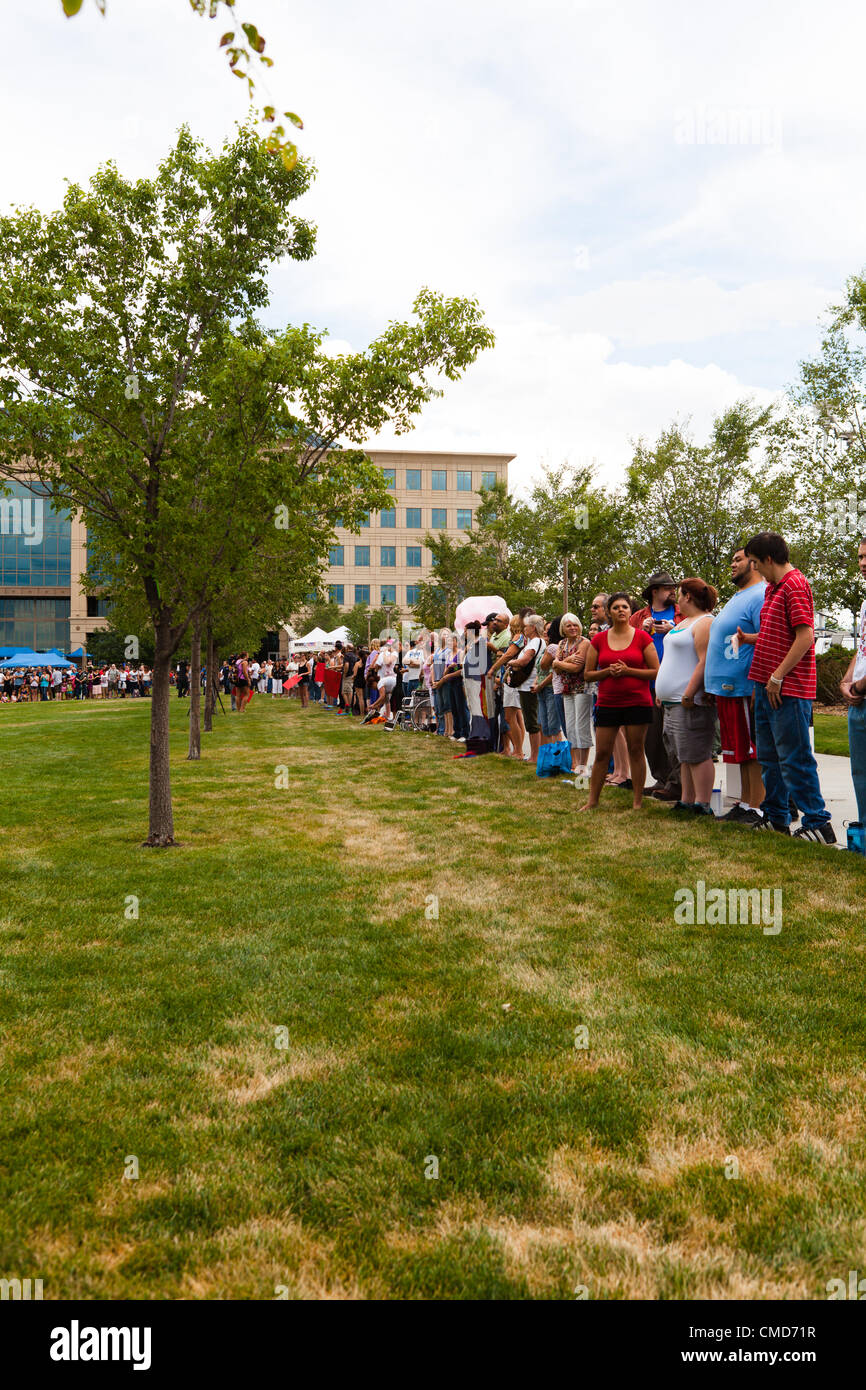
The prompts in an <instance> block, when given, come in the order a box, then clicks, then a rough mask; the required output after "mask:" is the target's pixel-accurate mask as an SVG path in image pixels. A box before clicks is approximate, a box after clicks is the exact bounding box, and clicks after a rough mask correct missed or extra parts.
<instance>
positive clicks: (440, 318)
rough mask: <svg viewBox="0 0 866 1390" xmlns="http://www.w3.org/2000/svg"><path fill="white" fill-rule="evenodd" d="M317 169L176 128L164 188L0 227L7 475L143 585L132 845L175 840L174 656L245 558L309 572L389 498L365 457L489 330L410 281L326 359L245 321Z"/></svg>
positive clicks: (469, 307)
mask: <svg viewBox="0 0 866 1390" xmlns="http://www.w3.org/2000/svg"><path fill="white" fill-rule="evenodd" d="M310 177H311V175H310V170H309V169H308V168H307V167H306V166H305V165H304V164H302V163H298V164H297V165H296V166H295V167H294V168H293V169H292V170H287V169H286V168H285V167H284V165H283V164H282V163H281V162H280V161H277V160H274V159H272V158H271V157H270V155H269V154H268V153H267V152H266V151H265V150H264V149H263V147H262V145H261V142H260V141H259V140H258V139H257V138H256V137H255V135H254V134H253V133H252V132H251V131H249V130H242V131H240V132H239V133H238V136H237V138H236V139H234V140H233V141H231V142H229V143H228V144H227V145H226V146H225V147H224V149H223V150H222V151H221V152H220V153H219V154H217V155H215V156H214V155H210V154H208V153H202V150H201V147H200V146H199V145H198V144H197V143H196V142H194V141H193V139H192V137H191V136H190V134H189V132H188V131H187V130H185V129H184V130H182V131H181V133H180V135H179V137H178V141H177V145H176V146H175V148H174V149H173V150H172V151H171V152H170V153H169V155H168V157H167V158H166V160H164V161H163V163H162V165H161V166H160V168H159V171H158V174H157V177H156V178H155V179H152V180H146V179H142V180H139V181H138V182H136V183H134V184H133V183H128V182H126V181H125V180H124V179H123V178H122V177H121V176H120V174H119V173H118V171H117V169H116V168H115V167H114V166H113V165H108V166H106V167H105V168H103V169H101V170H100V171H99V172H98V173H97V174H96V175H95V176H94V178H93V179H92V181H91V185H90V189H89V190H87V191H85V190H83V189H81V188H80V187H78V186H77V185H71V186H70V187H69V188H68V190H67V193H66V197H65V200H64V206H63V209H62V210H61V211H60V212H57V213H54V214H52V215H51V216H44V215H43V214H41V213H40V212H38V211H36V210H35V209H34V210H23V211H20V210H19V211H16V212H15V213H13V214H11V215H9V216H6V217H3V218H0V412H2V418H3V429H2V433H0V478H2V477H12V478H18V479H20V480H22V481H25V482H27V481H28V480H29V479H32V478H33V477H35V478H36V479H38V480H39V481H40V483H41V485H42V486H44V487H45V488H46V489H47V491H48V493H49V495H50V496H51V497H52V498H53V499H54V500H56V501H57V502H59V503H60V505H66V506H69V507H70V508H71V509H74V510H76V511H79V512H80V513H81V514H82V515H83V518H84V521H85V523H86V525H87V528H88V540H89V544H90V545H92V546H93V548H94V551H95V553H96V557H97V560H98V562H99V563H98V569H99V571H100V573H102V574H103V575H104V576H105V578H106V583H107V585H108V588H109V589H110V591H111V592H112V594H114V595H116V596H118V595H120V594H121V593H124V592H127V591H133V590H136V589H137V590H138V591H139V592H140V593H141V594H143V597H144V599H145V601H146V603H147V608H148V614H149V619H150V623H151V625H152V628H153V631H154V636H155V656H154V678H153V697H152V702H151V740H150V810H149V819H150V824H149V834H148V838H147V841H146V843H147V844H150V845H160V846H162V845H170V844H172V843H174V820H173V814H172V804H171V783H170V767H169V741H168V715H169V701H168V695H169V671H170V663H171V659H172V656H173V655H174V653H175V652H176V651H177V650H178V647H179V645H180V643H181V642H182V641H183V640H184V638H185V637H186V634H187V631H188V629H190V627H193V628H194V629H195V628H198V630H199V632H201V631H202V630H203V626H204V625H205V624H206V622H207V619H208V616H209V615H210V614H211V613H212V612H213V609H214V604H215V603H216V601H217V600H220V599H223V598H224V597H225V595H226V594H227V593H229V592H230V590H231V589H232V586H233V585H235V586H236V588H237V589H238V591H239V592H240V593H241V594H242V592H243V585H244V584H245V583H246V582H247V581H248V580H249V579H250V571H249V563H250V557H251V556H252V555H254V554H255V553H256V552H257V551H259V550H260V549H261V547H262V546H264V545H265V544H266V542H267V543H268V544H270V543H274V544H276V545H277V546H280V545H282V549H283V553H284V555H285V556H286V558H287V560H289V561H290V560H291V558H292V547H293V546H295V547H296V546H298V545H300V544H301V543H302V542H301V536H302V534H303V535H306V537H307V539H306V540H305V541H303V545H304V547H305V548H304V549H303V551H302V558H303V563H302V564H301V565H300V567H299V572H300V573H301V574H302V575H306V572H307V570H308V567H309V566H308V561H309V557H310V552H311V551H312V552H314V553H316V554H317V555H318V561H319V567H320V568H321V567H322V565H323V563H324V556H325V555H326V553H327V548H328V545H329V544H330V543H331V541H332V539H333V536H334V526H335V523H336V521H337V519H338V518H339V519H341V520H342V522H343V523H344V524H345V525H347V526H349V527H350V528H360V525H361V521H362V519H363V517H364V516H365V515H366V513H367V512H368V511H370V510H378V509H380V508H381V507H383V506H385V505H387V502H388V500H389V494H388V491H387V489H386V488H385V487H384V482H383V478H382V474H381V470H379V469H377V468H375V467H374V466H373V464H372V463H371V461H370V460H369V459H368V458H367V456H366V454H365V453H364V452H363V449H362V447H360V446H361V445H362V443H363V441H364V439H365V438H368V437H370V436H371V435H372V434H374V433H376V432H377V431H378V430H380V429H382V428H383V426H384V425H386V424H387V423H390V424H391V425H392V426H394V427H395V428H396V430H397V432H398V433H399V432H401V431H405V430H406V429H408V428H409V427H410V425H411V423H412V419H413V417H414V416H415V415H416V414H417V413H418V411H419V410H420V409H421V408H422V407H423V405H424V404H425V402H426V401H428V400H429V399H430V398H431V395H432V394H433V392H434V389H436V388H434V386H433V385H432V384H431V379H433V380H438V379H439V378H440V377H441V375H444V376H445V377H447V378H448V379H450V380H455V379H457V378H458V377H459V376H460V375H461V373H462V372H463V371H464V370H465V368H466V367H467V366H468V365H469V364H470V363H471V362H472V361H474V359H475V357H476V356H477V354H478V352H479V351H481V350H482V349H483V348H484V347H486V346H488V345H489V344H490V342H491V341H492V335H491V334H490V331H489V329H487V328H486V327H485V325H484V323H483V320H482V318H481V314H480V311H479V309H478V306H477V304H476V303H475V302H474V301H472V300H446V299H444V298H442V297H441V296H438V295H435V294H433V293H432V292H431V291H429V290H424V291H422V293H421V294H420V295H419V296H418V298H417V299H416V301H415V305H414V310H415V318H414V319H413V320H412V321H410V322H408V323H392V324H390V325H389V326H388V328H387V329H386V330H385V332H384V333H383V334H382V335H381V336H380V337H379V338H378V339H376V340H375V341H374V342H373V343H372V344H371V345H370V347H369V348H368V349H366V350H365V351H364V352H359V353H352V354H347V355H342V356H339V357H327V356H326V355H325V354H324V353H323V352H322V351H321V343H322V336H323V335H322V334H321V333H317V332H314V331H313V330H312V329H311V328H309V327H308V326H306V325H305V326H304V327H302V328H292V327H289V328H286V329H283V330H281V331H271V330H268V329H266V328H264V327H263V326H262V325H261V324H260V323H259V322H258V321H257V320H256V318H255V316H254V315H255V311H256V310H260V309H262V308H263V307H265V306H266V304H267V288H266V282H265V275H266V272H267V268H268V266H269V265H270V263H272V262H273V261H275V260H277V259H279V258H280V257H282V256H286V255H288V256H290V257H292V258H294V259H298V260H303V259H306V258H308V257H309V256H310V255H311V254H312V251H313V243H314V236H313V230H312V228H311V227H310V226H309V225H308V224H307V223H306V222H305V221H304V220H303V219H302V218H299V217H298V216H296V215H295V213H294V212H293V204H294V202H295V200H296V199H297V198H298V197H299V196H300V195H301V194H302V193H303V192H305V191H306V189H307V187H308V185H309V181H310Z"/></svg>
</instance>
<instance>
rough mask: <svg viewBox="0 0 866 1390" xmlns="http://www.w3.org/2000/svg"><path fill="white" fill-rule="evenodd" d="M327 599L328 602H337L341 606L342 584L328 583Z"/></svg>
mask: <svg viewBox="0 0 866 1390" xmlns="http://www.w3.org/2000/svg"><path fill="white" fill-rule="evenodd" d="M328 600H329V602H330V603H339V604H340V606H341V607H342V604H343V586H342V584H329V585H328Z"/></svg>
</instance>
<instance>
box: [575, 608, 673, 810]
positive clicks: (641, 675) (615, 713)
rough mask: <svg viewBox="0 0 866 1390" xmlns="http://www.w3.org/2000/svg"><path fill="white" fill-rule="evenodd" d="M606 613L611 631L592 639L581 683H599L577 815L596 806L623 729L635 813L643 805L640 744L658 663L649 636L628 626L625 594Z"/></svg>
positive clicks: (650, 713) (648, 719)
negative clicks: (588, 767)
mask: <svg viewBox="0 0 866 1390" xmlns="http://www.w3.org/2000/svg"><path fill="white" fill-rule="evenodd" d="M607 612H608V617H609V618H610V622H611V626H610V627H609V628H607V630H606V631H604V632H599V633H596V635H595V637H593V638H592V641H591V643H590V649H589V652H588V654H587V658H586V666H585V668H584V673H583V678H584V680H587V681H598V704H597V706H596V717H595V762H594V763H593V765H592V777H591V778H590V783H589V800H588V801H587V803H586V805H585V806H581V808H580V809H581V811H592V810H593V809H594V808H595V807H596V806H597V805H598V799H599V797H600V796H601V789H602V787H603V786H604V779H605V775H606V773H607V765H608V762H609V760H610V755H611V751H612V749H613V745H614V740H615V739H616V736H617V732H618V731H619V729H621V728H622V729H624V730H625V739H626V743H627V745H628V760H629V767H630V769H631V781H632V806H633V808H634V809H635V810H637V809H638V808H639V807H640V806H641V805H642V803H643V789H644V782H645V781H646V756H645V753H644V744H645V742H646V734H647V727H648V725H650V724H651V723H652V717H653V700H652V695H651V693H650V681H652V680H653V679H654V678H655V676H656V675H657V673H658V669H659V659H658V656H657V655H656V649H655V645H654V643H653V640H652V638H651V637H650V636H649V635H648V633H646V632H642V631H641V630H640V629H638V628H633V627H632V625H631V622H630V619H631V600H630V598H629V596H628V594H625V593H618V594H611V596H610V598H609V599H608V600H607Z"/></svg>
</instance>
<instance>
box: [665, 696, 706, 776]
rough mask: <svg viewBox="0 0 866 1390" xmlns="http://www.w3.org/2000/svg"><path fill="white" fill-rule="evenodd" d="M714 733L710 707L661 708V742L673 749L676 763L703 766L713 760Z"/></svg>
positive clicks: (669, 706)
mask: <svg viewBox="0 0 866 1390" xmlns="http://www.w3.org/2000/svg"><path fill="white" fill-rule="evenodd" d="M715 732H716V710H715V706H714V705H694V706H691V707H689V708H688V709H684V708H683V706H682V705H665V738H666V739H669V740H670V742H671V743H672V745H673V747H674V751H675V753H676V757H677V761H678V762H681V763H705V762H707V761H708V760H709V759H710V758H711V757H712V756H713V739H714V737H715Z"/></svg>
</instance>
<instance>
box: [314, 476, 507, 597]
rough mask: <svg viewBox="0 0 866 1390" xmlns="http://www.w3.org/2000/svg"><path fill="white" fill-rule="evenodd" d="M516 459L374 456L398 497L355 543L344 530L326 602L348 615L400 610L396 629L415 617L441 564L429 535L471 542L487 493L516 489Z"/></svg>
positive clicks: (330, 570) (333, 559)
mask: <svg viewBox="0 0 866 1390" xmlns="http://www.w3.org/2000/svg"><path fill="white" fill-rule="evenodd" d="M513 457H514V455H513V454H457V453H439V452H432V451H414V450H409V449H371V450H370V458H371V459H372V461H373V462H374V463H375V464H376V465H377V466H378V467H380V468H381V469H382V470H383V472H384V473H385V479H386V482H387V484H388V486H389V487H390V489H391V490H392V492H393V494H394V503H393V506H392V507H390V508H389V509H388V510H387V511H381V512H374V513H373V514H372V515H371V516H370V518H369V522H368V524H367V525H366V526H364V527H363V528H362V529H361V531H360V532H359V533H358V534H357V535H355V534H353V533H352V532H350V531H347V530H345V528H343V527H338V528H337V539H336V543H335V544H334V546H333V547H332V548H331V553H330V557H329V559H330V564H329V567H328V571H327V574H326V576H325V578H324V581H323V582H324V596H325V597H326V598H329V599H331V600H332V601H333V602H335V603H337V604H339V606H340V607H341V608H345V609H348V608H352V607H354V605H355V604H356V603H364V604H367V605H369V607H371V608H382V607H392V608H393V609H394V621H396V620H398V619H399V618H400V617H409V616H410V613H411V609H412V607H413V606H414V604H415V603H416V601H417V586H418V585H419V584H420V583H421V582H422V581H425V580H429V578H430V574H431V570H432V568H433V557H432V556H431V554H430V551H429V550H428V549H427V547H426V546H425V545H424V536H425V535H426V533H427V532H428V531H430V532H433V533H434V534H438V533H439V532H440V531H444V532H445V534H446V535H447V536H449V537H450V538H451V539H452V540H460V539H465V537H466V533H467V532H468V531H470V530H472V528H473V526H474V524H475V513H476V511H477V509H478V507H479V506H480V504H481V498H480V496H479V493H480V489H481V488H482V487H492V486H493V484H494V482H504V483H506V484H507V483H508V465H509V463H510V462H511V460H512V459H513Z"/></svg>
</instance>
